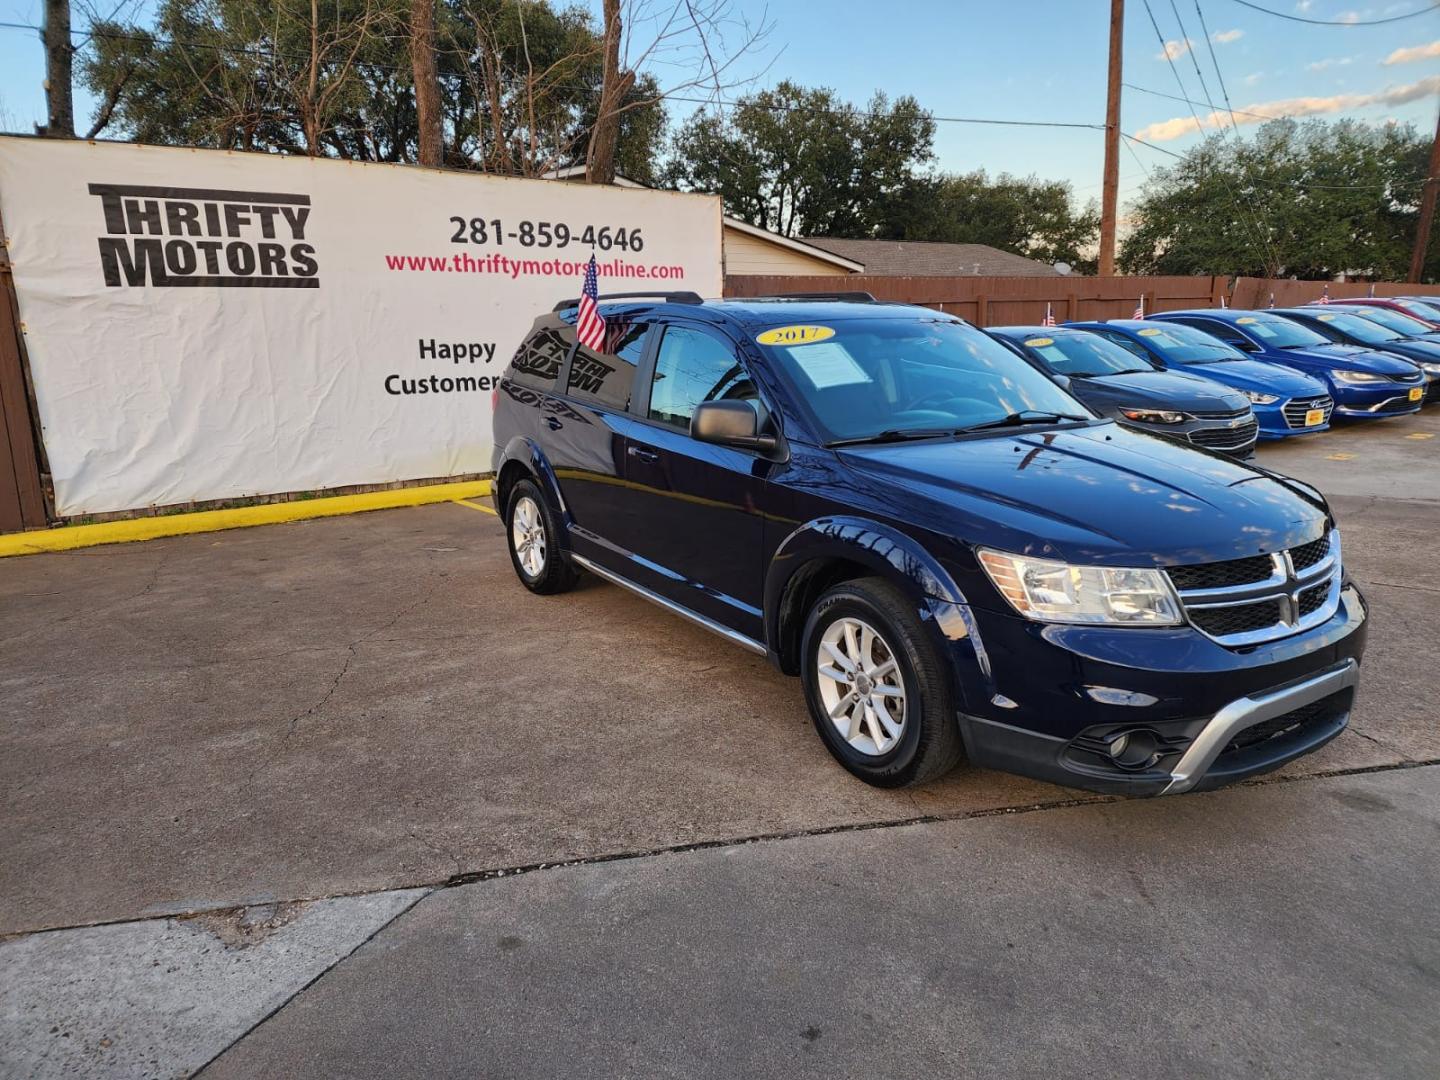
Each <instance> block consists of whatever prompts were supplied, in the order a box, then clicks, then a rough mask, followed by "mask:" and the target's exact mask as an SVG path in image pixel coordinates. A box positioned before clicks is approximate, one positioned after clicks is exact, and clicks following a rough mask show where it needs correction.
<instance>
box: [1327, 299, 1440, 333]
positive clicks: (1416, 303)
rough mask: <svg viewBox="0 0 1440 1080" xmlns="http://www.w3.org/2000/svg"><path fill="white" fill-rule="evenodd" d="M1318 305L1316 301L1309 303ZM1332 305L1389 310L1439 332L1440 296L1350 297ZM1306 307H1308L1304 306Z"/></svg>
mask: <svg viewBox="0 0 1440 1080" xmlns="http://www.w3.org/2000/svg"><path fill="white" fill-rule="evenodd" d="M1310 303H1311V304H1318V303H1319V301H1318V300H1312V301H1310ZM1331 303H1332V304H1364V305H1366V306H1369V307H1382V308H1389V309H1390V310H1391V311H1398V312H1400V313H1401V314H1402V315H1409V316H1410V317H1411V318H1412V319H1419V320H1420V321H1421V322H1423V323H1425V324H1426V325H1427V326H1429V327H1430V328H1431V329H1432V330H1440V296H1432V297H1429V298H1428V299H1422V298H1419V297H1410V296H1351V297H1346V298H1345V299H1344V300H1332V301H1331ZM1306 306H1307V307H1308V306H1309V305H1306Z"/></svg>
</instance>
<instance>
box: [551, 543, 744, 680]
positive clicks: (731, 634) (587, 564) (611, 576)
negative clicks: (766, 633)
mask: <svg viewBox="0 0 1440 1080" xmlns="http://www.w3.org/2000/svg"><path fill="white" fill-rule="evenodd" d="M570 558H571V559H573V560H574V561H575V562H577V563H579V564H580V565H581V566H583V567H584V568H585V569H586V570H589V571H590V572H591V573H592V574H595V575H597V576H598V577H602V578H604V579H605V580H606V581H608V582H610V583H611V584H613V585H619V586H620V587H621V588H622V589H629V590H630V591H631V592H633V593H635V594H636V595H637V596H643V597H644V598H645V599H646V600H649V601H650V602H651V603H653V604H659V605H660V606H661V607H662V608H664V609H665V610H666V611H671V612H674V613H675V614H676V615H679V616H680V617H681V618H684V619H689V620H690V621H691V622H693V623H694V624H695V625H696V626H701V627H704V628H705V629H706V630H709V631H710V632H711V633H712V634H719V635H720V636H721V637H723V638H724V639H725V640H726V641H729V642H730V643H731V644H733V645H739V646H740V647H741V648H742V649H749V650H750V651H751V652H753V653H759V654H760V655H761V656H764V655H765V646H764V645H763V644H761V643H760V642H758V641H756V640H755V639H754V638H751V637H746V636H745V635H744V634H742V633H740V631H738V630H731V629H730V628H729V627H728V626H722V625H720V624H719V623H718V622H716V621H715V620H714V619H709V618H706V617H705V616H704V615H701V614H700V613H699V612H698V611H691V610H690V609H689V608H687V607H684V606H683V605H681V604H677V603H675V601H673V600H667V599H665V597H663V596H661V595H660V594H659V593H654V592H651V591H650V590H649V589H647V588H645V586H643V585H637V584H635V582H633V581H631V580H630V579H629V578H626V577H621V576H620V575H619V574H617V573H615V571H613V570H606V569H605V568H604V567H603V566H597V565H595V563H593V562H591V561H590V560H589V559H587V558H585V556H584V555H576V554H575V553H574V552H571V553H570Z"/></svg>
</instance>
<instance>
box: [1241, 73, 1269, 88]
mask: <svg viewBox="0 0 1440 1080" xmlns="http://www.w3.org/2000/svg"><path fill="white" fill-rule="evenodd" d="M1264 77H1265V73H1264V72H1263V71H1252V72H1251V73H1250V74H1249V75H1246V76H1245V78H1243V79H1241V80H1240V81H1241V82H1243V83H1244V84H1245V85H1246V86H1254V85H1255V84H1256V83H1257V82H1259V81H1260V80H1261V79H1263V78H1264Z"/></svg>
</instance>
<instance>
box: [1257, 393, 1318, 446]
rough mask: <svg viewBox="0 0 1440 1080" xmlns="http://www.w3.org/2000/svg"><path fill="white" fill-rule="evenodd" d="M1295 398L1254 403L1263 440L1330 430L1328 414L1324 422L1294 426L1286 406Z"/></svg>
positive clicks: (1287, 437) (1315, 433)
mask: <svg viewBox="0 0 1440 1080" xmlns="http://www.w3.org/2000/svg"><path fill="white" fill-rule="evenodd" d="M1292 400H1295V399H1288V398H1287V399H1282V400H1280V401H1277V402H1274V403H1273V404H1270V405H1252V406H1251V409H1252V410H1253V411H1254V413H1255V419H1256V420H1258V421H1259V422H1260V432H1259V438H1260V440H1261V441H1262V442H1269V441H1272V440H1274V439H1289V438H1293V437H1294V436H1296V435H1318V434H1320V433H1321V432H1322V431H1329V430H1330V420H1329V418H1328V416H1327V418H1326V420H1325V421H1324V423H1320V424H1312V425H1310V426H1309V427H1304V426H1295V427H1292V426H1291V425H1290V422H1289V421H1288V420H1286V419H1285V407H1286V406H1287V405H1289V404H1290V402H1291V401H1292Z"/></svg>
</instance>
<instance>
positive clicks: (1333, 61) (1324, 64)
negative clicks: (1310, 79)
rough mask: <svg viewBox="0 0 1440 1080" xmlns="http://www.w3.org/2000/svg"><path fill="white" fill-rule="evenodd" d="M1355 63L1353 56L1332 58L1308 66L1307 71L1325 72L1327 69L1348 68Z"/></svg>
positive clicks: (1306, 66)
mask: <svg viewBox="0 0 1440 1080" xmlns="http://www.w3.org/2000/svg"><path fill="white" fill-rule="evenodd" d="M1354 62H1355V58H1354V57H1353V56H1330V57H1327V58H1325V59H1324V60H1316V61H1315V62H1314V63H1313V64H1306V65H1305V70H1306V71H1324V70H1325V69H1326V68H1332V67H1347V66H1349V65H1350V64H1353V63H1354Z"/></svg>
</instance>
